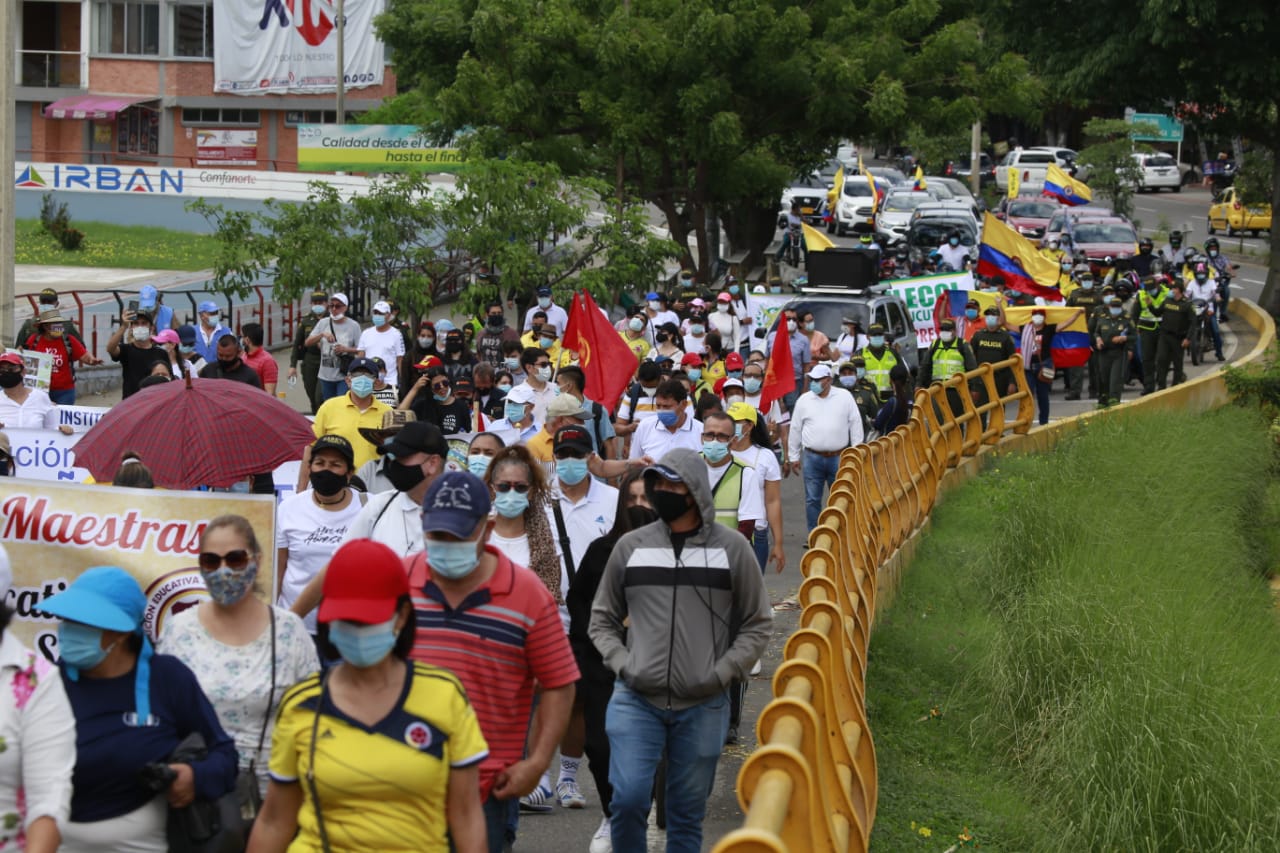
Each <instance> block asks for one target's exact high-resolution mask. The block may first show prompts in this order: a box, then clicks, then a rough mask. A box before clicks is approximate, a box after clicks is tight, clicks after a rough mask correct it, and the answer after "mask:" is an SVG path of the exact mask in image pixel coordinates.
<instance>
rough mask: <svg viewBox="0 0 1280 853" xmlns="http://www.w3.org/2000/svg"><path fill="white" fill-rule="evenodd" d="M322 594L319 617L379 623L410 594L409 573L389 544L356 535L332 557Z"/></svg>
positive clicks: (318, 619)
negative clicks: (357, 537)
mask: <svg viewBox="0 0 1280 853" xmlns="http://www.w3.org/2000/svg"><path fill="white" fill-rule="evenodd" d="M321 594H322V596H323V597H322V598H321V599H320V612H319V614H317V616H316V619H317V621H319V622H332V621H334V620H335V619H344V620H349V621H351V622H363V623H364V624H366V625H377V624H378V623H379V622H386V621H387V620H388V619H390V618H391V617H392V616H394V615H395V613H396V602H398V601H399V600H400V598H401V597H402V596H405V595H408V594H409V575H408V574H407V573H406V572H405V570H404V566H403V565H401V562H400V558H399V557H397V556H396V552H395V551H392V550H391V549H390V548H388V547H387V546H386V545H383V544H382V543H381V542H375V541H373V540H372V539H353V540H351V541H350V542H348V543H346V544H345V545H343V546H342V547H341V548H339V549H338V550H337V552H336V553H335V554H334V555H333V558H332V559H331V560H329V568H328V570H327V571H326V572H325V576H324V587H323V588H322V590H321Z"/></svg>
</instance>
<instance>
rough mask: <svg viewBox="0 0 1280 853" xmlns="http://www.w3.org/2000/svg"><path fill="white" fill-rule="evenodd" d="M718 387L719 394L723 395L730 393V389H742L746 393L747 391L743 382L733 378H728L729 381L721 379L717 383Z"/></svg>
mask: <svg viewBox="0 0 1280 853" xmlns="http://www.w3.org/2000/svg"><path fill="white" fill-rule="evenodd" d="M716 385H717V386H718V387H717V388H716V393H717V394H723V393H724V392H725V391H728V390H729V389H730V388H741V389H743V390H744V391H745V390H746V386H745V385H743V384H742V380H741V379H736V378H734V377H732V376H730V377H728V378H727V379H721V380H719V381H717V382H716Z"/></svg>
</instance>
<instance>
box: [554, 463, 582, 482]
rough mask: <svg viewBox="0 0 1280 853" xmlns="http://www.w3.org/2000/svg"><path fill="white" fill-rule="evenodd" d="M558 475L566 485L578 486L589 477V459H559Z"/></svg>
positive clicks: (557, 464)
mask: <svg viewBox="0 0 1280 853" xmlns="http://www.w3.org/2000/svg"><path fill="white" fill-rule="evenodd" d="M556 476H557V477H559V478H560V482H562V483H564V484H565V485H566V486H576V485H578V484H579V483H581V482H582V481H583V480H584V479H586V477H587V460H585V459H557V460H556Z"/></svg>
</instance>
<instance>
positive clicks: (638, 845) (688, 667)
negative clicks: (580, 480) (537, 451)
mask: <svg viewBox="0 0 1280 853" xmlns="http://www.w3.org/2000/svg"><path fill="white" fill-rule="evenodd" d="M644 483H645V492H646V493H647V495H648V498H649V502H650V503H651V504H652V505H653V508H654V510H655V511H656V512H657V513H658V517H659V519H660V520H659V521H655V522H654V523H652V524H648V525H645V526H644V527H641V528H639V529H637V530H633V531H631V532H630V533H628V534H626V535H625V536H623V537H622V538H621V539H620V540H618V544H617V546H616V547H615V548H614V549H613V553H612V554H611V555H610V557H609V562H608V564H607V565H606V566H605V569H604V575H603V577H602V579H601V581H600V588H599V590H598V591H597V593H596V597H595V601H594V602H593V603H592V607H591V624H590V628H589V633H590V636H591V640H592V642H594V643H595V645H596V648H597V649H599V651H600V654H601V656H602V657H603V658H604V662H605V664H606V665H607V666H608V667H609V668H610V669H612V670H613V671H614V672H615V673H617V676H618V682H617V684H616V685H615V687H614V691H613V698H612V699H611V700H610V701H609V710H608V713H607V716H606V719H605V728H606V731H607V732H608V735H609V747H610V751H611V758H610V763H609V781H610V783H612V785H613V800H612V802H611V804H610V806H611V808H610V810H611V812H612V815H611V818H610V824H611V828H612V831H613V849H614V851H615V853H642V851H644V850H646V849H647V848H646V842H645V824H646V816H647V813H648V810H649V800H650V796H651V793H652V787H653V777H654V771H655V769H656V768H657V765H658V761H659V760H660V759H661V758H662V757H663V753H664V752H665V753H666V756H667V850H668V853H674V851H691V852H692V851H699V850H701V849H702V821H703V817H704V816H705V815H706V806H707V798H708V797H709V796H710V794H711V785H712V782H713V781H714V779H715V770H716V763H717V761H718V760H719V758H720V751H721V748H722V747H723V745H724V737H725V733H726V731H727V729H728V725H729V695H728V689H729V685H730V684H731V683H732V682H733V680H734V679H741V680H745V679H746V678H747V675H748V672H749V671H750V669H751V665H752V664H753V663H754V662H755V661H756V660H757V659H759V657H760V655H761V654H762V653H763V652H764V648H765V645H766V644H767V643H768V641H769V634H770V632H771V631H772V627H773V612H772V609H771V608H770V606H769V599H768V597H767V596H766V595H765V590H764V581H763V579H762V578H761V574H760V566H759V564H758V563H757V562H756V560H755V553H754V552H753V551H752V550H751V545H750V543H749V542H747V540H746V538H745V537H743V536H742V534H741V533H739V532H738V531H736V530H731V529H730V528H728V527H725V526H724V525H722V524H717V523H716V521H715V507H714V505H713V502H712V495H711V486H710V483H709V480H708V478H707V465H706V462H705V461H703V459H702V456H701V455H700V454H698V453H696V452H695V451H692V450H687V449H683V448H680V449H675V450H671V451H668V452H667V453H666V455H664V456H663V457H662V459H661V460H660V461H659V463H658V464H657V465H652V466H650V467H649V468H647V469H646V470H645V473H644ZM628 618H629V619H630V625H629V628H628V627H624V624H623V623H624V620H626V619H628Z"/></svg>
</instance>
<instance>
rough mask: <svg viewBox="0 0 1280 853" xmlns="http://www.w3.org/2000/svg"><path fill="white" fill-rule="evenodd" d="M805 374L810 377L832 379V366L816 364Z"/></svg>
mask: <svg viewBox="0 0 1280 853" xmlns="http://www.w3.org/2000/svg"><path fill="white" fill-rule="evenodd" d="M805 375H806V376H808V377H809V378H810V379H830V378H831V368H830V367H827V366H826V365H825V364H815V365H814V366H813V367H811V368H809V372H808V373H807V374H805Z"/></svg>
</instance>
